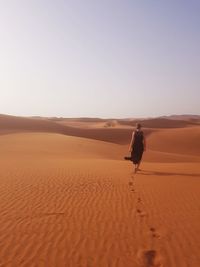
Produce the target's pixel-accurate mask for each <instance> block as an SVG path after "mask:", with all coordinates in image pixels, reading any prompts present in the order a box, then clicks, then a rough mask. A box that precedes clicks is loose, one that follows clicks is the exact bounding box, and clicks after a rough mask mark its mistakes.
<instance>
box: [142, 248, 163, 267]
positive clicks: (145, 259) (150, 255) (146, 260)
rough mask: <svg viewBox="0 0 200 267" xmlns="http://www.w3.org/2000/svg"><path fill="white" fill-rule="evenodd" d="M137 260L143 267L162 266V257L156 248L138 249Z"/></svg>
mask: <svg viewBox="0 0 200 267" xmlns="http://www.w3.org/2000/svg"><path fill="white" fill-rule="evenodd" d="M138 261H139V263H140V264H141V266H143V267H163V263H162V258H161V256H160V255H159V254H158V252H157V251H156V250H145V251H139V253H138Z"/></svg>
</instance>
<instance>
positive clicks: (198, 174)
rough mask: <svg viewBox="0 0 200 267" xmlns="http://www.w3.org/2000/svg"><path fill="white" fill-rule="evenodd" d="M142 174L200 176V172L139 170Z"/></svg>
mask: <svg viewBox="0 0 200 267" xmlns="http://www.w3.org/2000/svg"><path fill="white" fill-rule="evenodd" d="M139 174H141V175H154V176H155V175H156V176H192V177H198V178H200V173H180V172H179V173H178V172H161V171H148V170H141V171H140V172H139Z"/></svg>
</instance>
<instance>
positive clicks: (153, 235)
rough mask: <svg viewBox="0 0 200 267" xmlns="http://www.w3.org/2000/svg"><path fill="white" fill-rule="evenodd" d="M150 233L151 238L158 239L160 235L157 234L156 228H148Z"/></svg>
mask: <svg viewBox="0 0 200 267" xmlns="http://www.w3.org/2000/svg"><path fill="white" fill-rule="evenodd" d="M149 230H150V232H151V233H152V237H153V238H160V235H159V234H158V233H157V231H156V228H154V227H150V229H149Z"/></svg>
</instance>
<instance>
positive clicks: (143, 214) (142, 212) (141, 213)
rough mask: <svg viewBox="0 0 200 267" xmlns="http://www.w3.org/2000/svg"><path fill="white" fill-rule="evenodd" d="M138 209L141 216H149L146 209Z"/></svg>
mask: <svg viewBox="0 0 200 267" xmlns="http://www.w3.org/2000/svg"><path fill="white" fill-rule="evenodd" d="M136 211H137V213H138V214H139V215H140V217H145V216H147V213H146V212H144V211H142V210H140V209H137V210H136Z"/></svg>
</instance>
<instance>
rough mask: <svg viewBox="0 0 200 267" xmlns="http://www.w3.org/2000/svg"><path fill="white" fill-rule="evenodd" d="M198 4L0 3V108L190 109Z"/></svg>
mask: <svg viewBox="0 0 200 267" xmlns="http://www.w3.org/2000/svg"><path fill="white" fill-rule="evenodd" d="M199 14H200V1H199V0H187V1H186V0H163V1H162V0H120V1H118V0H54V1H53V0H0V38H1V39H0V113H4V114H13V115H25V116H29V115H41V116H63V117H80V116H81V117H85V116H88V117H138V116H139V117H144V116H148V117H149V116H159V115H168V114H183V113H190V114H200V15H199Z"/></svg>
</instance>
